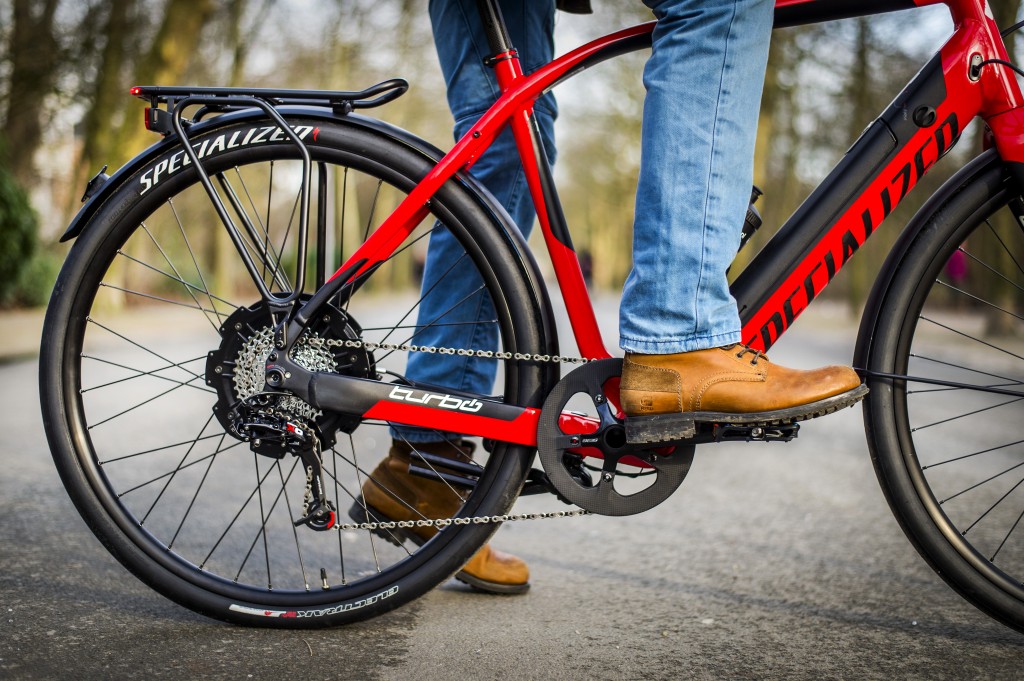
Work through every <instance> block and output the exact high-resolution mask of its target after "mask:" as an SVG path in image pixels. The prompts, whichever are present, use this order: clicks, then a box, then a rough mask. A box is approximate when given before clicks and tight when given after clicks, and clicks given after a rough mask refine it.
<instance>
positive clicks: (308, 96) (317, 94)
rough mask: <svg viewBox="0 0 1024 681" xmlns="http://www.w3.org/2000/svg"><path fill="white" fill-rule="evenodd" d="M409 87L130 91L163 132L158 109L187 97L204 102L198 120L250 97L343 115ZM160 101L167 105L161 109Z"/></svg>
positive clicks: (395, 83) (396, 81)
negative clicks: (353, 89)
mask: <svg viewBox="0 0 1024 681" xmlns="http://www.w3.org/2000/svg"><path fill="white" fill-rule="evenodd" d="M408 89H409V83H408V81H406V80H404V79H402V78H392V79H390V80H385V81H383V82H381V83H377V84H376V85H372V86H370V87H368V88H366V89H365V90H359V91H348V90H277V89H274V88H231V87H191V86H187V85H186V86H159V85H137V86H135V87H133V88H132V89H131V90H130V92H131V94H133V95H135V96H136V97H138V98H139V99H144V100H146V101H148V102H149V106H150V109H149V111H147V115H146V127H147V128H149V129H150V130H154V131H155V132H160V133H162V134H165V135H166V134H169V133H170V132H171V130H170V129H167V128H166V126H165V125H163V122H164V121H163V120H162V119H163V116H161V115H160V113H162V112H164V111H166V112H170V111H173V110H174V109H175V107H176V106H177V105H178V104H179V103H181V102H183V101H186V100H188V101H191V102H194V103H196V104H202V105H203V107H202V108H201V109H200V110H199V111H198V112H196V113H195V114H194V115H193V121H198V120H201V119H202V118H203V116H205V115H206V114H209V113H224V112H226V111H237V110H240V109H251V108H252V107H253V100H258V101H262V102H265V103H267V104H269V105H270V106H287V105H292V106H320V107H330V108H331V110H332V111H334V113H335V114H337V115H339V116H343V115H345V114H347V113H350V112H351V111H353V110H354V109H372V108H373V107H376V106H380V105H382V104H387V103H388V102H390V101H393V100H395V99H397V98H398V97H401V96H402V95H403V94H405V92H406V90H408ZM161 105H163V106H165V107H166V109H161V108H160V107H161ZM150 112H159V113H150ZM151 124H155V125H151Z"/></svg>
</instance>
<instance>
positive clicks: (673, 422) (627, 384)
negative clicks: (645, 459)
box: [620, 344, 868, 443]
mask: <svg viewBox="0 0 1024 681" xmlns="http://www.w3.org/2000/svg"><path fill="white" fill-rule="evenodd" d="M867 392H868V388H867V386H865V385H862V384H861V380H860V377H859V376H858V375H857V373H856V372H855V371H854V370H853V369H851V368H849V367H841V366H828V367H824V368H821V369H814V370H811V371H801V370H798V369H787V368H786V367H782V366H779V365H778V364H773V363H771V362H769V361H768V358H767V357H765V356H764V355H762V354H761V353H760V352H758V351H757V350H753V349H751V348H748V347H746V346H744V345H739V344H736V345H729V346H726V347H722V348H713V349H710V350H698V351H696V352H682V353H678V354H674V355H640V354H633V353H626V358H625V360H624V361H623V366H622V382H621V384H620V396H621V398H622V408H623V409H624V410H625V412H626V416H627V418H626V438H627V440H628V441H629V442H631V443H652V442H669V441H672V440H681V439H685V438H689V437H693V436H694V435H695V434H696V424H697V423H738V424H745V425H774V424H780V423H792V422H794V421H802V420H805V419H809V418H814V417H815V416H823V415H825V414H829V413H831V412H833V411H836V410H837V409H841V408H843V407H848V406H850V405H852V404H854V403H855V402H857V401H859V400H860V399H861V398H863V397H864V396H865V395H866V394H867Z"/></svg>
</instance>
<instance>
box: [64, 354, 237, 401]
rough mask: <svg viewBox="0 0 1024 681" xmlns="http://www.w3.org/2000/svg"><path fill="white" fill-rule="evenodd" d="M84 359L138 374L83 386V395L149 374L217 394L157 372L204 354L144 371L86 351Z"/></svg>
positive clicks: (186, 362)
mask: <svg viewBox="0 0 1024 681" xmlns="http://www.w3.org/2000/svg"><path fill="white" fill-rule="evenodd" d="M82 359H91V360H92V361H94V362H100V363H102V364H109V365H110V366H114V367H117V368H119V369H125V370H126V371H134V372H135V374H136V375H135V376H127V377H125V378H119V379H117V380H115V381H110V382H109V383H101V384H100V385H94V386H92V387H91V388H82V391H81V392H82V394H83V395H84V394H85V393H88V392H92V391H93V390H99V389H100V388H108V387H110V386H112V385H117V384H119V383H124V382H125V381H133V380H135V379H136V378H142V377H144V376H149V377H152V378H159V379H160V380H161V381H169V382H171V383H174V384H176V385H179V386H187V387H189V388H195V389H196V390H199V391H201V392H204V393H212V394H214V395H216V394H217V391H216V390H211V389H209V388H206V387H203V386H199V385H192V384H191V381H190V382H188V383H185V382H182V381H179V380H177V379H174V378H170V377H168V376H160V375H158V373H157V372H160V371H164V370H166V369H174V368H178V369H180V368H182V366H183V365H185V364H191V363H192V362H198V361H200V360H203V359H206V357H205V356H203V357H195V358H193V359H186V360H182V361H181V362H179V363H177V364H171V365H168V366H165V367H160V368H159V369H152V370H151V371H142V370H141V369H136V368H135V367H130V366H126V365H124V364H118V363H117V362H112V361H110V360H108V359H103V358H101V357H94V356H92V355H86V354H85V353H82ZM193 380H195V379H193Z"/></svg>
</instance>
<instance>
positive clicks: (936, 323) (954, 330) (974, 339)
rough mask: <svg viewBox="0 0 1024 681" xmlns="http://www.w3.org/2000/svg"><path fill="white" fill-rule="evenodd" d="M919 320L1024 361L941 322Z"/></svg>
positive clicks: (925, 318) (1007, 351)
mask: <svg viewBox="0 0 1024 681" xmlns="http://www.w3.org/2000/svg"><path fill="white" fill-rule="evenodd" d="M921 319H923V320H924V321H926V322H931V323H932V324H934V325H935V326H938V327H941V328H943V329H946V330H947V331H952V332H953V333H955V334H957V335H958V336H963V337H964V338H967V339H969V340H972V341H975V342H976V343H981V344H982V345H986V346H988V347H990V348H992V349H993V350H998V351H999V352H1003V353H1006V354H1007V355H1010V356H1011V357H1015V358H1017V359H1019V360H1024V357H1021V356H1020V355H1017V354H1014V353H1012V352H1010V351H1009V350H1004V349H1003V348H1001V347H999V346H997V345H992V344H991V343H987V342H985V341H983V340H981V339H980V338H975V337H974V336H972V335H970V334H968V333H964V332H963V331H957V330H956V329H954V328H951V327H948V326H946V325H945V324H942V323H941V322H937V321H935V320H934V319H929V318H928V317H925V316H924V315H921Z"/></svg>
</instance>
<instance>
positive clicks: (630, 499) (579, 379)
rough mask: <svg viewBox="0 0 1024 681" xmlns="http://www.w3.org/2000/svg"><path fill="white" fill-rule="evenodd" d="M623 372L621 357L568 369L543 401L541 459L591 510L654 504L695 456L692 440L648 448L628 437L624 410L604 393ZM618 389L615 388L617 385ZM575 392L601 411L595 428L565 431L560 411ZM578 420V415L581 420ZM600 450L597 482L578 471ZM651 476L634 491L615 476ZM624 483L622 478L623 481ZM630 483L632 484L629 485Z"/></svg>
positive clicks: (569, 495)
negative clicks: (621, 486) (615, 409)
mask: <svg viewBox="0 0 1024 681" xmlns="http://www.w3.org/2000/svg"><path fill="white" fill-rule="evenodd" d="M621 375H622V360H621V359H605V360H599V361H595V362H589V363H587V364H584V365H583V366H581V367H579V368H577V369H574V370H573V371H572V372H570V373H569V374H568V375H566V376H565V377H564V378H563V379H562V380H561V381H559V382H558V384H556V385H555V388H554V390H552V391H551V393H550V394H549V395H548V397H547V399H546V400H545V401H544V407H543V411H542V412H541V416H540V422H539V424H538V428H537V452H538V454H539V456H540V461H541V465H542V466H543V467H544V472H545V473H547V475H548V478H550V480H551V483H552V484H553V485H554V487H555V489H556V490H558V493H559V494H560V495H562V496H563V497H565V498H566V499H568V500H569V501H571V502H572V503H574V504H576V505H577V506H579V507H580V508H583V509H585V510H587V511H590V512H592V513H598V514H600V515H612V516H621V515H633V514H635V513H642V512H644V511H647V510H649V509H652V508H654V507H655V506H657V505H658V504H660V503H661V502H663V501H664V500H665V499H667V498H668V497H669V496H671V494H672V493H673V492H675V491H676V489H678V487H679V485H681V484H682V482H683V479H684V478H685V477H686V474H687V472H689V470H690V464H691V463H692V462H693V453H694V450H695V449H696V447H695V446H694V445H674V446H671V447H658V448H653V449H652V448H647V449H644V448H643V446H635V445H629V444H627V442H626V434H625V426H624V422H623V419H622V417H621V415H620V414H617V413H614V412H613V405H612V404H611V403H610V402H609V400H608V397H607V396H606V391H608V390H610V389H611V387H612V386H611V384H610V381H612V379H615V378H617V377H619V376H621ZM614 392H616V393H617V389H615V391H614ZM576 395H584V396H587V397H588V398H589V399H590V402H591V404H592V405H593V407H594V409H595V410H596V413H597V415H598V416H597V418H596V419H591V420H590V421H589V423H590V425H591V426H593V425H594V424H595V422H597V430H596V432H578V433H566V432H565V431H564V430H563V425H562V423H563V419H562V412H563V411H565V407H566V405H567V404H568V403H569V400H570V399H572V398H573V397H574V396H576ZM577 422H578V420H577ZM595 450H599V451H600V454H601V456H603V458H604V461H603V462H601V461H600V459H597V458H595V459H594V460H595V461H597V462H599V463H600V464H601V470H600V472H599V473H598V474H597V476H596V478H597V481H596V482H592V481H591V480H589V479H588V476H585V475H580V469H581V466H582V465H585V462H586V461H587V459H589V458H590V457H587V456H586V455H587V453H588V451H589V453H594V451H595ZM651 477H654V480H653V482H651V484H649V485H648V486H646V487H645V488H643V489H639V490H638V491H635V492H629V491H620V490H619V489H616V480H617V479H621V478H635V480H639V481H641V482H640V483H634V484H637V485H640V484H643V483H644V482H649V481H650V480H649V479H650V478H651ZM620 484H621V482H620ZM627 486H628V485H627Z"/></svg>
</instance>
